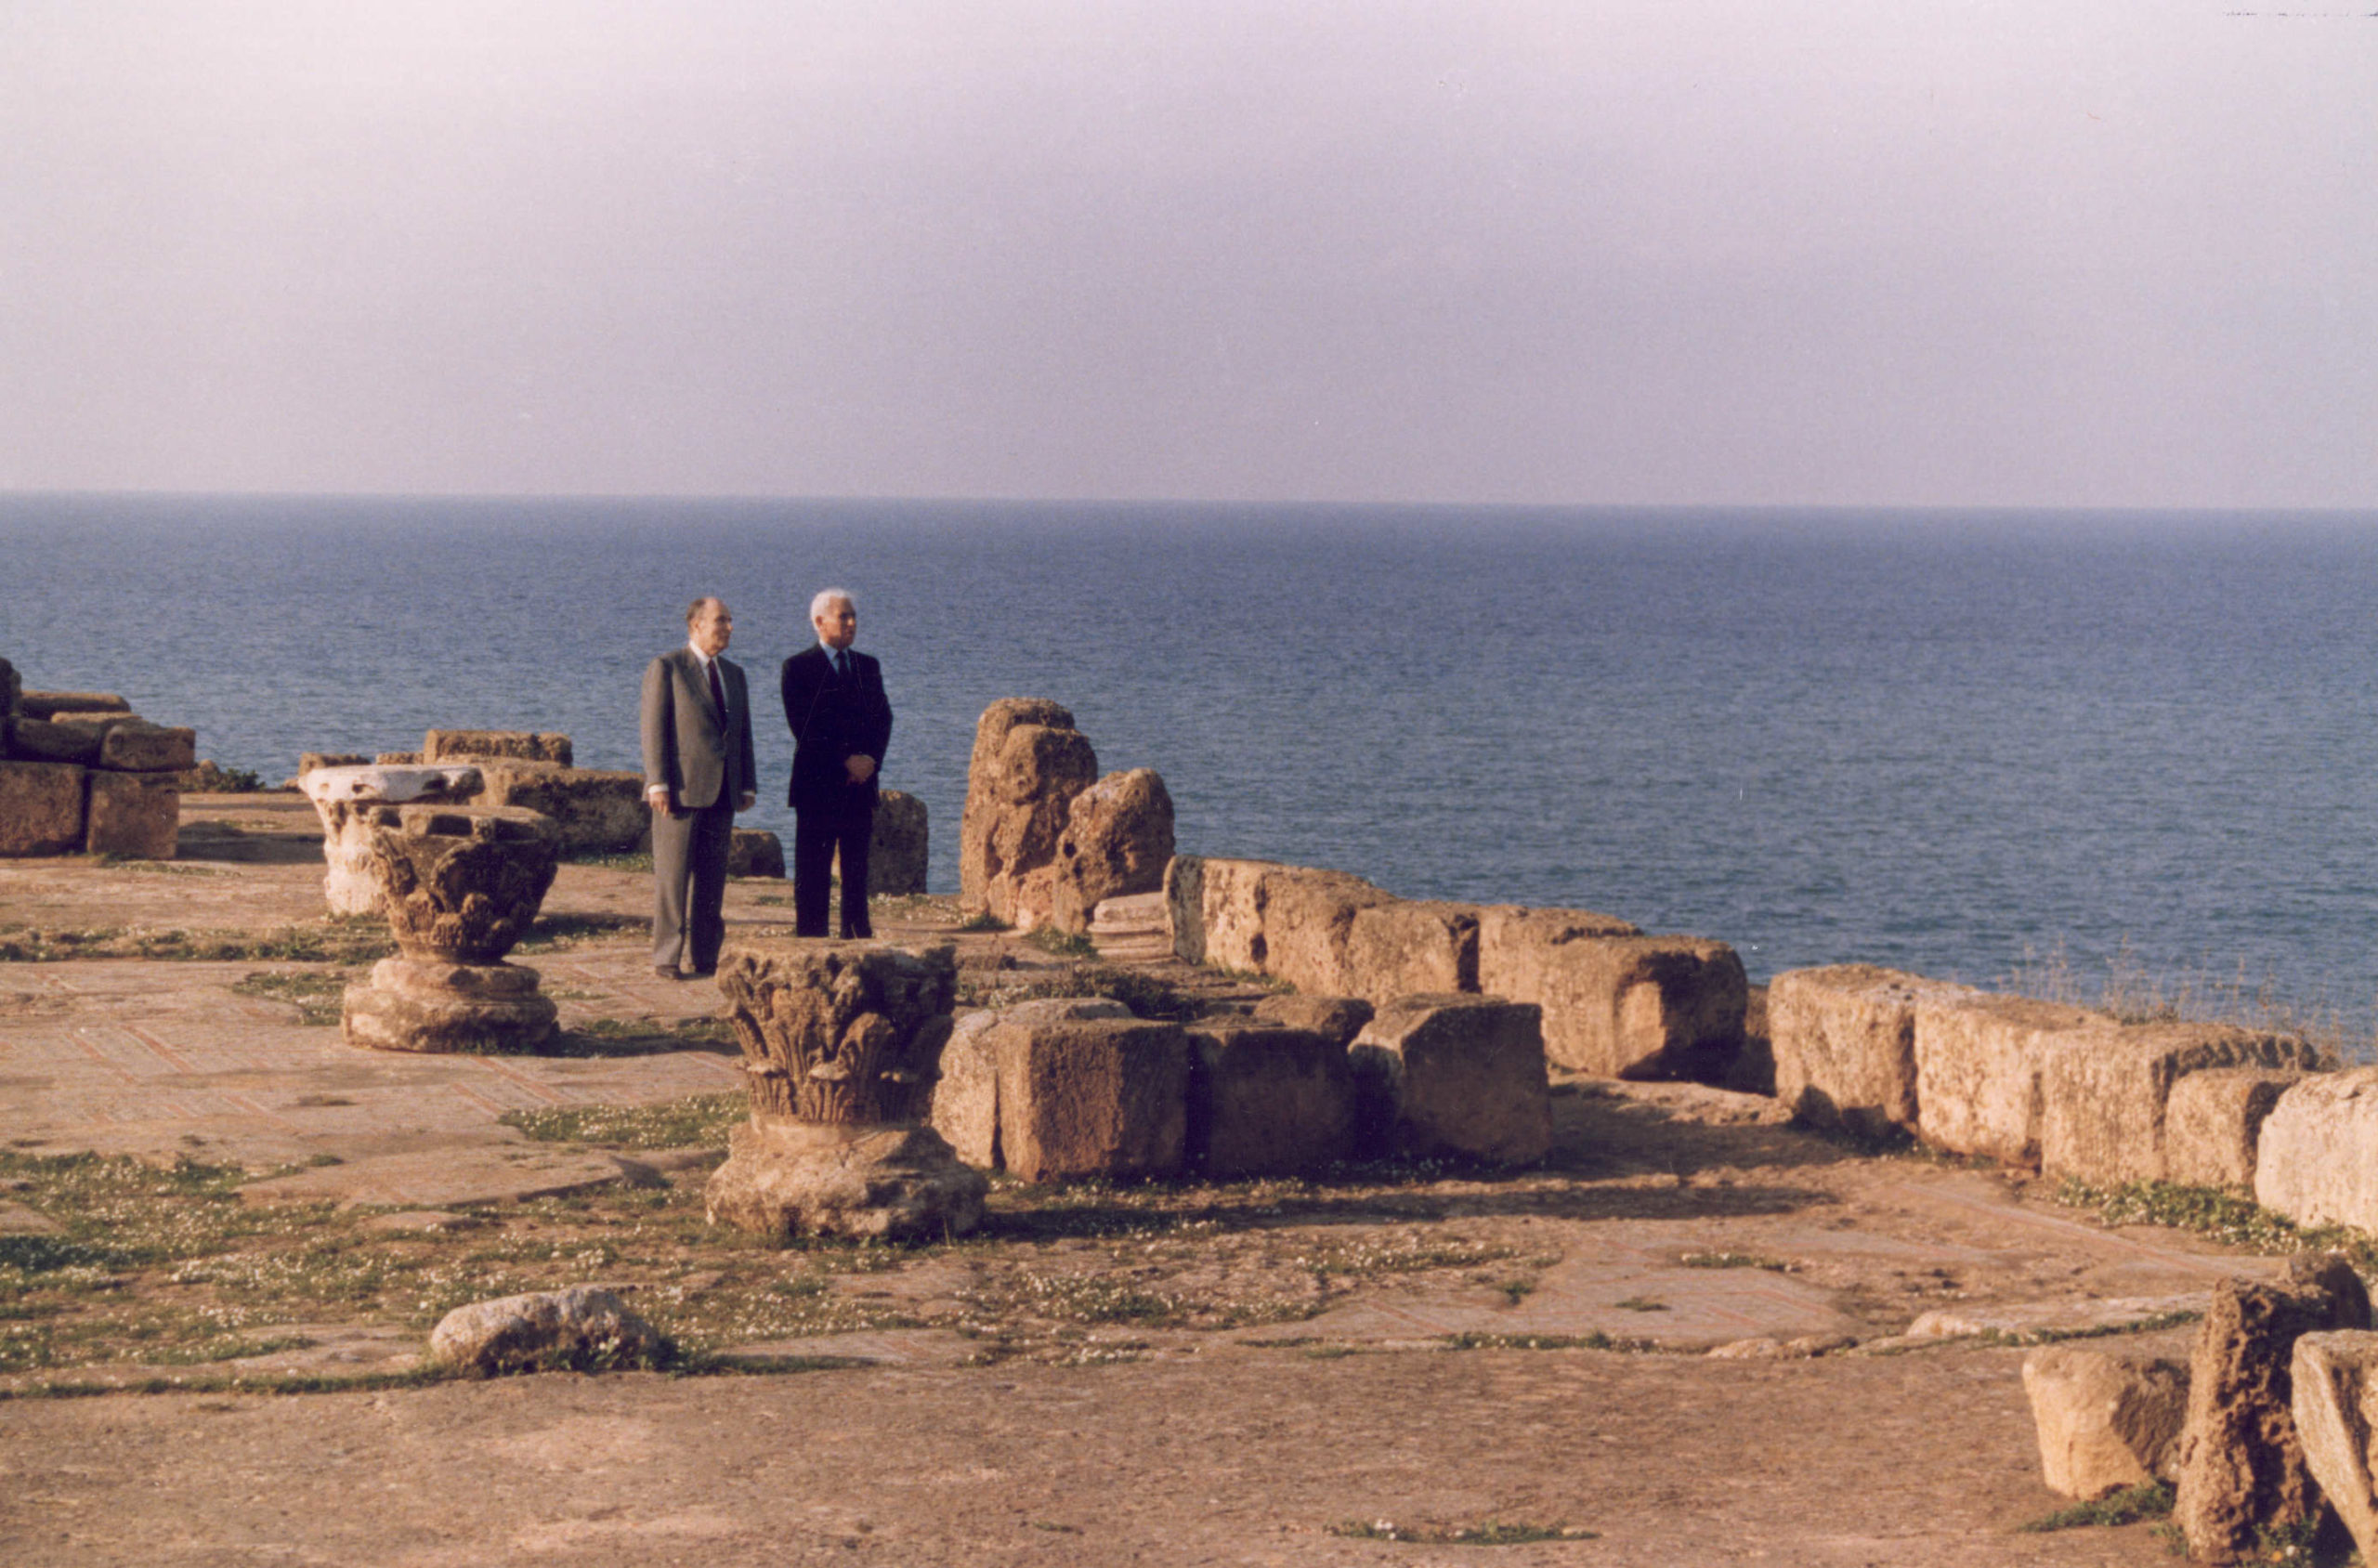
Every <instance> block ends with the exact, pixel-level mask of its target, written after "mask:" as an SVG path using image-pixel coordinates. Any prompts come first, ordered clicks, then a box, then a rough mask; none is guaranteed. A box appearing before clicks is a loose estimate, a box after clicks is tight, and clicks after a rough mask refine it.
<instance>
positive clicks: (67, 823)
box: [0, 762, 89, 856]
mask: <svg viewBox="0 0 2378 1568" xmlns="http://www.w3.org/2000/svg"><path fill="white" fill-rule="evenodd" d="M87 777H89V776H88V774H87V773H86V772H85V770H84V769H82V768H79V767H76V766H74V765H73V764H71V763H40V762H0V856H21V855H72V854H74V853H75V852H76V851H78V850H80V849H81V848H82V847H83V816H84V803H85V799H86V798H87V795H88V789H89V787H88V785H87V784H86V783H85V779H86V778H87Z"/></svg>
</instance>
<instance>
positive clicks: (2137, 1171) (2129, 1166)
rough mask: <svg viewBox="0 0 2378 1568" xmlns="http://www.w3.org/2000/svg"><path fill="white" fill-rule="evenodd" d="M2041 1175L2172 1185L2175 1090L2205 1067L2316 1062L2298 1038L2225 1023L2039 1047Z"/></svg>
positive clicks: (2088, 1034)
mask: <svg viewBox="0 0 2378 1568" xmlns="http://www.w3.org/2000/svg"><path fill="white" fill-rule="evenodd" d="M2039 1060H2040V1169H2041V1171H2042V1173H2043V1174H2045V1175H2048V1176H2054V1177H2073V1178H2076V1179H2078V1180H2081V1181H2084V1182H2101V1183H2120V1182H2162V1181H2168V1180H2170V1179H2171V1163H2170V1160H2169V1158H2168V1157H2167V1156H2166V1153H2165V1136H2164V1123H2165V1114H2166V1113H2165V1107H2166V1105H2167V1104H2168V1102H2169V1101H2170V1098H2171V1094H2172V1090H2173V1086H2174V1085H2175V1083H2177V1082H2183V1081H2186V1078H2187V1076H2188V1075H2190V1074H2193V1073H2196V1072H2200V1071H2202V1070H2203V1069H2205V1068H2208V1067H2259V1068H2289V1069H2293V1070H2296V1071H2299V1072H2300V1071H2306V1070H2308V1069H2310V1068H2311V1067H2313V1066H2314V1065H2317V1063H2318V1057H2317V1055H2316V1053H2315V1052H2313V1050H2312V1048H2311V1047H2310V1046H2308V1045H2306V1044H2305V1043H2304V1042H2303V1041H2302V1040H2300V1039H2293V1038H2289V1037H2283V1036H2279V1035H2273V1034H2266V1033H2258V1032H2254V1031H2252V1030H2247V1029H2241V1028H2235V1027H2232V1026H2228V1025H2225V1024H2129V1025H2111V1026H2106V1027H2102V1028H2092V1029H2084V1030H2081V1031H2077V1032H2072V1033H2061V1034H2051V1035H2046V1036H2044V1037H2042V1039H2041V1040H2040V1058H2039Z"/></svg>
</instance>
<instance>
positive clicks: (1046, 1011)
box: [929, 997, 1131, 1170]
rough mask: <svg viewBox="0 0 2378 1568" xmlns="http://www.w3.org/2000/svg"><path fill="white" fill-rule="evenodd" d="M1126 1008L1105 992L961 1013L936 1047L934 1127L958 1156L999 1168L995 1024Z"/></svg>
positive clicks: (1110, 1014) (1108, 1014) (1125, 1011)
mask: <svg viewBox="0 0 2378 1568" xmlns="http://www.w3.org/2000/svg"><path fill="white" fill-rule="evenodd" d="M1130 1016H1131V1010H1130V1008H1128V1007H1125V1006H1124V1005H1123V1004H1122V1003H1121V1002H1119V1001H1113V1000H1108V999H1107V998H1105V997H1052V998H1048V999H1045V1000H1039V1001H1027V1002H1019V1003H1017V1004H1016V1005H1015V1006H1013V1007H1006V1008H989V1007H985V1008H977V1009H976V1010H974V1011H973V1012H972V1013H960V1015H959V1016H958V1019H957V1022H956V1023H955V1025H954V1026H952V1027H951V1029H950V1031H949V1039H947V1041H946V1042H944V1044H943V1046H942V1048H941V1065H940V1074H941V1076H940V1077H939V1078H937V1079H936V1080H935V1081H934V1086H933V1108H932V1110H931V1112H930V1113H929V1116H930V1119H931V1121H932V1123H933V1130H934V1131H935V1132H938V1133H940V1134H941V1135H942V1137H944V1138H945V1139H947V1140H948V1142H949V1146H950V1147H951V1148H952V1149H954V1150H956V1151H957V1154H958V1157H959V1158H960V1159H961V1160H964V1161H965V1162H966V1163H967V1164H968V1165H973V1166H979V1167H980V1168H981V1169H985V1170H999V1169H1003V1164H1002V1161H1001V1158H1000V1061H999V1052H998V1050H997V1049H996V1048H995V1046H994V1044H993V1042H992V1041H991V1039H990V1038H989V1037H990V1032H991V1029H992V1027H993V1026H996V1025H998V1024H1000V1023H1002V1022H1008V1021H1013V1022H1014V1023H1016V1024H1018V1025H1019V1026H1031V1025H1033V1024H1036V1023H1057V1022H1063V1021H1065V1020H1068V1019H1080V1018H1129V1017H1130Z"/></svg>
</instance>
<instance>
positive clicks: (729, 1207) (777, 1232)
mask: <svg viewBox="0 0 2378 1568" xmlns="http://www.w3.org/2000/svg"><path fill="white" fill-rule="evenodd" d="M989 1191H990V1179H989V1178H988V1177H986V1176H985V1175H984V1174H983V1173H982V1172H981V1171H979V1170H976V1169H972V1168H970V1167H968V1166H965V1165H961V1164H960V1163H959V1161H958V1159H957V1157H956V1156H954V1155H953V1154H952V1153H951V1152H950V1147H949V1145H948V1144H947V1143H945V1142H943V1140H942V1137H941V1134H939V1133H938V1132H935V1131H934V1130H933V1129H932V1128H930V1127H919V1126H913V1125H906V1124H894V1125H888V1126H879V1125H870V1124H863V1123H862V1124H853V1123H846V1122H812V1121H792V1120H785V1119H780V1118H775V1117H770V1118H766V1119H762V1120H755V1121H750V1122H745V1123H743V1124H742V1125H741V1126H738V1127H736V1128H734V1129H732V1130H730V1131H729V1132H728V1134H727V1156H726V1163H725V1164H724V1165H722V1166H720V1167H719V1168H718V1169H716V1170H715V1171H713V1172H712V1174H711V1178H710V1182H709V1183H708V1184H707V1185H706V1186H705V1187H704V1188H703V1192H702V1196H703V1201H704V1204H705V1206H706V1208H707V1209H708V1212H709V1216H710V1222H711V1223H712V1224H714V1225H715V1224H730V1225H734V1226H736V1227H738V1229H741V1230H746V1231H751V1232H752V1233H754V1234H756V1235H774V1236H778V1237H787V1238H789V1237H791V1236H796V1235H838V1236H849V1237H852V1238H854V1239H856V1240H861V1241H927V1240H931V1241H938V1240H941V1239H943V1238H945V1237H947V1236H954V1235H965V1234H966V1233H967V1232H968V1231H971V1230H973V1228H974V1227H975V1226H976V1225H978V1224H980V1223H981V1222H982V1219H983V1198H984V1195H986V1193H988V1192H989Z"/></svg>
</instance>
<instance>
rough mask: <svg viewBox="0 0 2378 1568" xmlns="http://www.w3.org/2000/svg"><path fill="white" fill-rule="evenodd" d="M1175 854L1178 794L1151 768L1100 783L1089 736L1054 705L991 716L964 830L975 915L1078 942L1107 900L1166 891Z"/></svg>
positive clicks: (980, 742)
mask: <svg viewBox="0 0 2378 1568" xmlns="http://www.w3.org/2000/svg"><path fill="white" fill-rule="evenodd" d="M1172 849H1173V838H1172V797H1171V796H1170V795H1169V794H1168V793H1167V792H1166V791H1165V788H1164V780H1163V779H1162V778H1161V777H1158V776H1157V775H1156V773H1155V772H1154V771H1153V770H1151V769H1148V768H1134V769H1132V770H1130V772H1127V773H1117V774H1109V775H1107V776H1106V777H1104V778H1102V777H1099V774H1098V753H1097V752H1096V751H1094V750H1092V749H1091V743H1090V738H1089V737H1087V736H1085V735H1083V734H1082V733H1081V731H1080V730H1078V729H1077V728H1076V727H1075V725H1074V716H1073V714H1072V713H1071V712H1068V711H1067V710H1066V709H1065V708H1063V707H1061V706H1059V705H1058V704H1056V703H1054V702H1051V701H1047V700H1045V699H1039V698H1025V697H1012V698H1003V699H1000V701H997V702H994V703H992V704H991V705H990V706H989V707H988V708H986V709H985V710H984V711H983V716H982V719H981V720H980V721H979V722H978V723H977V724H976V725H975V727H974V751H973V758H972V759H971V761H970V762H969V764H968V766H967V771H966V811H965V816H964V817H963V819H962V820H961V821H960V825H959V860H958V880H959V902H960V906H961V907H962V908H964V909H965V910H966V912H967V913H969V914H973V915H987V916H989V917H990V918H991V919H993V920H996V921H1000V923H1002V924H1004V925H1008V926H1012V927H1013V928H1014V929H1016V930H1018V931H1032V930H1036V929H1038V928H1039V927H1041V926H1044V925H1045V926H1053V927H1055V928H1056V929H1057V930H1059V931H1063V932H1066V933H1069V934H1076V935H1078V934H1083V933H1086V932H1088V931H1089V930H1090V928H1091V920H1092V918H1093V916H1094V914H1095V913H1096V910H1097V908H1098V905H1099V904H1100V902H1101V901H1102V900H1104V899H1107V898H1111V897H1116V896H1118V895H1130V894H1142V893H1153V892H1155V891H1156V890H1157V889H1158V888H1160V887H1161V886H1162V885H1163V882H1164V868H1165V866H1166V864H1167V863H1168V862H1169V860H1170V859H1171V858H1172Z"/></svg>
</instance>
